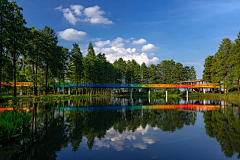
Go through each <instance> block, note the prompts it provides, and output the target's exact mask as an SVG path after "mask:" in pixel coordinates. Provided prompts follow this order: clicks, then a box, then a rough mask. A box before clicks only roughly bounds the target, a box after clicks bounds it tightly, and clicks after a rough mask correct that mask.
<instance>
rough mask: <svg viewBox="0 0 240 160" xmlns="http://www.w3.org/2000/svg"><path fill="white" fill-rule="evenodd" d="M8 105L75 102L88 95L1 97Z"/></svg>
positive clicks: (88, 96)
mask: <svg viewBox="0 0 240 160" xmlns="http://www.w3.org/2000/svg"><path fill="white" fill-rule="evenodd" d="M110 96H111V95H110V94H105V95H100V94H96V95H93V97H110ZM2 97H3V98H4V99H5V100H6V102H5V103H8V104H12V103H14V102H20V101H21V102H28V101H29V102H30V101H32V102H53V101H62V100H77V99H89V98H90V95H77V96H76V95H67V94H66V95H57V94H48V95H46V96H44V95H42V96H28V95H23V96H17V97H13V96H12V95H4V96H2Z"/></svg>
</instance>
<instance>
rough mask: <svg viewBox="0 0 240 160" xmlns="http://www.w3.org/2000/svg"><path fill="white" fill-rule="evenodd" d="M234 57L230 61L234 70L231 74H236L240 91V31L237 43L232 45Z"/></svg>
mask: <svg viewBox="0 0 240 160" xmlns="http://www.w3.org/2000/svg"><path fill="white" fill-rule="evenodd" d="M231 52H232V59H231V61H230V63H231V66H232V72H231V75H233V76H234V78H235V81H236V83H237V88H238V91H239V81H240V32H239V34H238V36H237V39H235V43H234V44H233V47H232V50H231Z"/></svg>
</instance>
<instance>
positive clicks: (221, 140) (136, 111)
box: [0, 98, 240, 160]
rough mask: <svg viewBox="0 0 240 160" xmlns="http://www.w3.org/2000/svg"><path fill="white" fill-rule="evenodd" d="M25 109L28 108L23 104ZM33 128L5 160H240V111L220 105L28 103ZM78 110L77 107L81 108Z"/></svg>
mask: <svg viewBox="0 0 240 160" xmlns="http://www.w3.org/2000/svg"><path fill="white" fill-rule="evenodd" d="M19 105H22V104H19ZM25 105H27V106H28V107H29V109H30V110H29V113H30V114H31V115H32V117H33V118H32V124H31V126H30V127H29V129H27V130H25V131H24V137H23V138H21V139H19V140H17V142H15V143H12V144H9V145H6V146H2V147H0V158H1V159H24V160H25V159H41V160H42V159H121V160H122V159H229V158H231V159H238V158H240V156H239V153H240V116H239V115H240V111H239V110H238V107H237V106H234V105H232V104H227V103H225V102H224V101H215V100H211V101H210V100H190V101H189V102H188V103H186V102H185V101H184V100H180V99H179V100H170V101H169V102H168V103H166V102H165V101H164V100H163V99H155V100H152V101H151V102H149V101H148V100H147V99H134V100H132V101H130V100H129V99H126V98H116V99H114V100H113V101H111V100H110V99H109V98H98V99H94V100H93V106H90V102H89V101H88V100H78V101H59V102H50V103H35V104H33V103H28V104H25ZM76 106H77V107H76Z"/></svg>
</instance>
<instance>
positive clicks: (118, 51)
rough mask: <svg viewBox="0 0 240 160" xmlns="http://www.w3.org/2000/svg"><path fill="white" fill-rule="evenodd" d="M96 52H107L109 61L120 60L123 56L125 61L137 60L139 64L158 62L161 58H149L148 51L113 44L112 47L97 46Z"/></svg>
mask: <svg viewBox="0 0 240 160" xmlns="http://www.w3.org/2000/svg"><path fill="white" fill-rule="evenodd" d="M94 49H95V52H96V53H100V52H101V53H105V55H106V58H107V60H108V61H110V62H111V63H113V62H114V61H115V60H118V59H119V58H123V59H124V60H125V61H127V60H133V59H134V60H136V61H137V62H138V63H139V64H142V63H143V62H144V63H146V64H147V65H149V64H151V63H154V64H157V63H158V62H159V58H157V57H153V58H152V59H149V58H148V55H147V54H146V53H141V54H140V53H137V52H136V48H127V49H125V48H121V47H116V46H113V47H111V48H99V47H95V48H94Z"/></svg>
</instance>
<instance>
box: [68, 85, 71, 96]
mask: <svg viewBox="0 0 240 160" xmlns="http://www.w3.org/2000/svg"><path fill="white" fill-rule="evenodd" d="M70 94H71V88H70V87H68V95H70Z"/></svg>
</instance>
